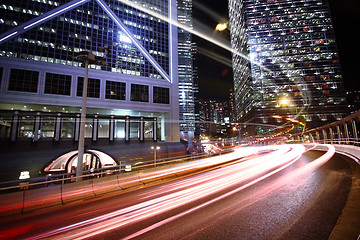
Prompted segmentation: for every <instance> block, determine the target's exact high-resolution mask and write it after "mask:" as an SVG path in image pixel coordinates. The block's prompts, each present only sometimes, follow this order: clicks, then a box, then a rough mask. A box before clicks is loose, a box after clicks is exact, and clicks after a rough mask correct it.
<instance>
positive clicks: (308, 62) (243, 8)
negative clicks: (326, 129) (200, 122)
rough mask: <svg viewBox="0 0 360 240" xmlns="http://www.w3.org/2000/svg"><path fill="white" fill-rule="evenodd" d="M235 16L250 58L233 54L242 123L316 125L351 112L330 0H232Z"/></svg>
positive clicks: (238, 41)
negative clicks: (287, 119)
mask: <svg viewBox="0 0 360 240" xmlns="http://www.w3.org/2000/svg"><path fill="white" fill-rule="evenodd" d="M229 15H230V29H231V43H232V47H233V48H234V49H235V50H236V51H239V52H241V53H244V54H246V55H247V56H248V57H249V59H247V60H246V59H244V58H242V57H241V56H239V55H237V54H233V67H234V83H235V87H234V90H235V91H234V95H235V103H236V110H237V119H238V120H239V121H240V122H242V123H246V122H252V123H262V124H268V123H273V122H274V121H275V119H272V118H271V115H282V116H284V117H292V118H297V119H299V120H300V121H303V122H306V125H307V126H308V127H316V126H319V125H323V124H324V123H327V122H332V121H335V120H337V119H340V118H341V117H343V116H344V115H346V114H347V113H348V111H347V108H346V106H347V105H346V99H345V94H344V89H343V82H342V76H341V71H340V65H339V56H338V53H337V48H336V43H335V36H334V30H333V26H332V22H331V16H330V11H329V7H328V2H327V0H286V1H276V0H230V1H229ZM249 67H250V68H249ZM249 69H251V71H249ZM285 103H286V104H285ZM258 133H264V132H263V129H262V128H261V127H258V128H257V129H254V132H253V134H258Z"/></svg>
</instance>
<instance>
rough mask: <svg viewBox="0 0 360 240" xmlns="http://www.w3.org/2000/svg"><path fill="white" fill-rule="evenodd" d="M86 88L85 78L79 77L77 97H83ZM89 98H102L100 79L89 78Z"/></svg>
mask: <svg viewBox="0 0 360 240" xmlns="http://www.w3.org/2000/svg"><path fill="white" fill-rule="evenodd" d="M83 87H84V78H83V77H78V83H77V91H76V96H78V97H82V95H83ZM87 96H88V97H92V98H100V79H96V78H88V89H87Z"/></svg>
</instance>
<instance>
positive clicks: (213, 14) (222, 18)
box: [192, 1, 228, 22]
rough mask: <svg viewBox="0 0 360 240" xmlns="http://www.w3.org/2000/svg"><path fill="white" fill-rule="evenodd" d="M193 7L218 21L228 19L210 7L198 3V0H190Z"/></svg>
mask: <svg viewBox="0 0 360 240" xmlns="http://www.w3.org/2000/svg"><path fill="white" fill-rule="evenodd" d="M192 3H193V5H194V7H196V8H198V9H200V10H202V11H203V12H205V13H206V14H208V15H210V16H211V17H213V18H215V20H216V21H218V22H227V21H228V20H226V19H225V18H224V17H222V16H221V15H219V14H218V13H217V12H215V11H213V10H211V9H210V8H208V7H206V6H205V5H203V4H201V3H199V2H198V1H193V2H192Z"/></svg>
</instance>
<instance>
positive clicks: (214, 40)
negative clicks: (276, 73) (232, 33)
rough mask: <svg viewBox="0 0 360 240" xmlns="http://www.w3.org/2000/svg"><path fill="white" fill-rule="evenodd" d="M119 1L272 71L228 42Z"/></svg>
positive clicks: (129, 2) (125, 0) (126, 1)
mask: <svg viewBox="0 0 360 240" xmlns="http://www.w3.org/2000/svg"><path fill="white" fill-rule="evenodd" d="M119 2H122V3H124V4H126V5H129V6H130V7H133V8H135V9H138V10H140V11H143V12H145V13H147V14H149V15H152V16H154V17H156V18H158V19H161V20H163V21H165V22H168V23H170V24H172V25H174V26H177V27H179V28H182V29H184V30H186V31H188V32H190V33H192V34H194V35H196V36H198V37H200V38H202V39H204V40H206V41H209V42H211V43H213V44H215V45H217V46H219V47H221V48H223V49H225V50H228V51H230V52H232V53H233V54H236V55H239V56H240V57H242V58H244V59H246V60H247V61H249V62H252V63H253V64H255V65H258V66H259V67H261V68H263V69H264V70H266V71H268V72H271V73H272V71H271V70H269V69H268V68H266V67H265V66H263V65H262V64H261V63H259V62H256V61H253V60H250V58H249V57H247V56H246V55H244V54H243V53H241V52H239V51H236V50H235V49H232V48H231V47H230V46H229V44H225V43H224V42H221V41H219V40H216V39H215V38H212V37H209V36H208V35H206V34H204V33H201V32H199V31H195V30H194V29H193V28H191V27H189V26H186V25H184V24H181V23H179V22H177V21H174V20H171V19H169V18H167V17H166V16H163V15H161V14H159V13H157V12H155V11H152V10H150V9H148V8H146V7H144V6H141V5H139V4H137V3H136V2H131V1H128V0H119Z"/></svg>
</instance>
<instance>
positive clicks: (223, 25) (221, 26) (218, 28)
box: [215, 22, 228, 32]
mask: <svg viewBox="0 0 360 240" xmlns="http://www.w3.org/2000/svg"><path fill="white" fill-rule="evenodd" d="M227 28H228V23H227V22H225V23H218V24H217V25H216V28H215V30H216V31H219V32H222V31H224V30H225V29H227Z"/></svg>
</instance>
